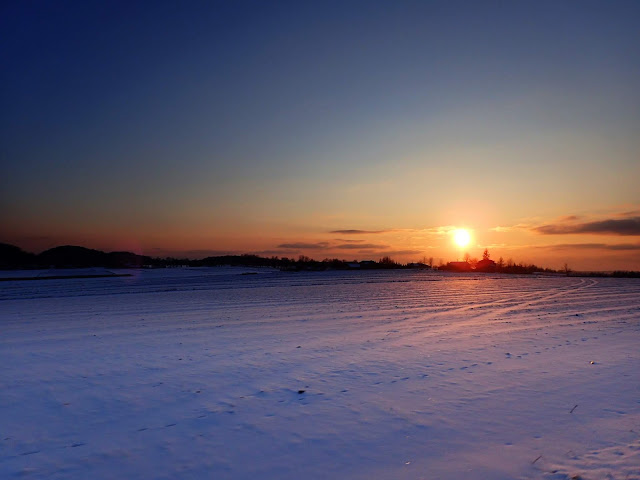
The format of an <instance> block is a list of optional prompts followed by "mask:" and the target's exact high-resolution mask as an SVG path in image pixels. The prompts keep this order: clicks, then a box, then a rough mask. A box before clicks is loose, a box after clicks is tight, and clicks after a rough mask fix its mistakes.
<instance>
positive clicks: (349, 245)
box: [331, 243, 389, 250]
mask: <svg viewBox="0 0 640 480" xmlns="http://www.w3.org/2000/svg"><path fill="white" fill-rule="evenodd" d="M331 248H332V249H336V250H358V249H380V248H389V245H378V244H375V243H345V244H342V245H335V246H333V247H331Z"/></svg>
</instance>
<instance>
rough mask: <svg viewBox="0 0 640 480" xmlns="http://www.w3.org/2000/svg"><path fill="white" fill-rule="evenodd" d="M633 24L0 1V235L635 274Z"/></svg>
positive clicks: (347, 6)
mask: <svg viewBox="0 0 640 480" xmlns="http://www.w3.org/2000/svg"><path fill="white" fill-rule="evenodd" d="M639 22H640V3H639V2H636V1H629V2H624V1H548V2H547V1H513V2H506V1H486V2H476V1H473V2H471V1H469V2H464V1H426V0H425V1H415V2H413V1H388V2H377V1H348V0H347V1H339V2H334V1H319V2H311V1H309V2H299V1H291V2H247V1H224V2H215V1H207V2H204V1H203V2H197V1H191V2H162V1H153V2H132V1H126V2H117V1H108V2H106V1H105V2H99V1H95V2H81V1H56V2H48V1H42V2H38V1H33V2H23V1H8V2H3V3H2V6H0V40H1V42H0V61H1V64H2V69H0V241H2V242H6V243H11V244H14V245H18V246H20V247H21V248H23V249H25V250H27V251H32V252H39V251H42V250H45V249H47V248H51V247H53V246H57V245H64V244H72V245H81V246H85V247H89V248H97V249H101V250H105V251H115V250H129V251H135V252H137V253H142V254H146V255H151V256H165V255H171V256H183V257H189V258H202V257H205V256H208V255H216V254H223V253H257V254H260V255H268V256H272V255H277V256H280V257H282V256H288V257H297V256H298V255H301V254H304V255H308V256H310V257H313V258H316V259H323V258H340V259H347V260H353V259H359V260H364V259H376V260H377V259H378V258H380V257H381V256H385V255H388V256H391V257H392V258H394V259H396V260H398V261H419V260H421V259H423V258H427V259H428V258H433V259H434V262H438V261H440V259H442V260H443V261H445V262H446V261H450V260H456V259H457V258H461V257H462V255H463V254H464V253H469V254H470V255H471V256H472V257H474V256H475V257H481V255H482V251H483V250H484V249H485V248H488V249H489V252H490V253H491V256H492V258H494V259H497V258H498V257H503V258H504V259H505V260H507V259H509V258H511V259H513V260H514V261H516V262H519V261H521V262H527V263H530V262H533V263H535V264H537V265H541V266H546V267H551V268H559V267H561V266H562V265H564V263H568V264H569V266H570V267H572V268H574V269H584V270H613V269H636V270H640V187H639V183H640V182H639V180H640V88H638V85H640V29H638V28H637V26H638V24H639ZM457 228H466V229H468V230H469V231H470V232H471V235H472V242H471V244H470V245H469V246H468V247H467V248H465V249H464V252H463V251H462V250H461V249H460V248H459V247H457V246H456V245H455V244H454V243H453V242H452V231H454V230H455V229H457Z"/></svg>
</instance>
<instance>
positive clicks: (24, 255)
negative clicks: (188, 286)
mask: <svg viewBox="0 0 640 480" xmlns="http://www.w3.org/2000/svg"><path fill="white" fill-rule="evenodd" d="M157 263H158V262H157V261H154V260H153V259H152V258H151V257H146V256H143V255H137V254H135V253H131V252H111V253H105V252H101V251H100V250H93V249H90V248H85V247H78V246H75V245H63V246H61V247H54V248H51V249H49V250H45V251H44V252H42V253H40V254H38V255H34V254H33V253H28V252H25V251H24V250H22V249H21V248H19V247H16V246H14V245H9V244H6V243H0V269H18V268H23V269H32V268H51V267H54V268H90V267H105V268H130V267H141V266H143V265H151V264H157Z"/></svg>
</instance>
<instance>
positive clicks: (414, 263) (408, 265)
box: [407, 262, 431, 270]
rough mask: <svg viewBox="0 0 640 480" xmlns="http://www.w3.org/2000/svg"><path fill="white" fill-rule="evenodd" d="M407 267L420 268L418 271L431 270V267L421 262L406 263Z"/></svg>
mask: <svg viewBox="0 0 640 480" xmlns="http://www.w3.org/2000/svg"><path fill="white" fill-rule="evenodd" d="M407 267H409V268H420V269H425V270H429V269H431V265H427V264H426V263H421V262H413V263H407Z"/></svg>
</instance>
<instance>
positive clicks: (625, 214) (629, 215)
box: [618, 210, 640, 217]
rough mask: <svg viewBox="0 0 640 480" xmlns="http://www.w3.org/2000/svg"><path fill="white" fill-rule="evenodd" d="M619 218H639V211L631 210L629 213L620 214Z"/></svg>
mask: <svg viewBox="0 0 640 480" xmlns="http://www.w3.org/2000/svg"><path fill="white" fill-rule="evenodd" d="M618 216H619V217H640V210H631V211H629V212H622V213H619V214H618Z"/></svg>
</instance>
